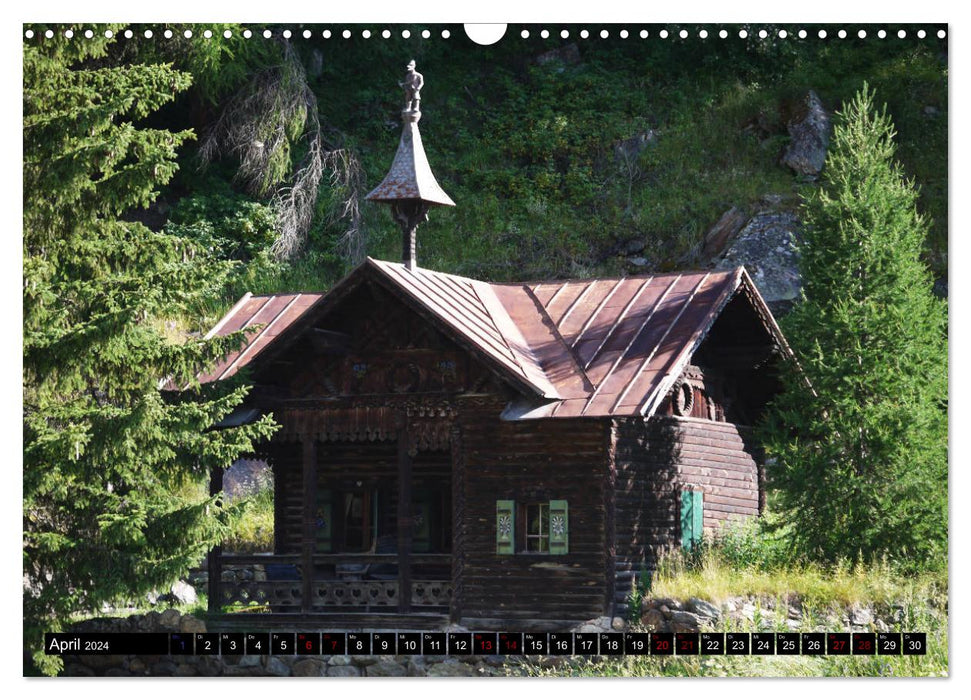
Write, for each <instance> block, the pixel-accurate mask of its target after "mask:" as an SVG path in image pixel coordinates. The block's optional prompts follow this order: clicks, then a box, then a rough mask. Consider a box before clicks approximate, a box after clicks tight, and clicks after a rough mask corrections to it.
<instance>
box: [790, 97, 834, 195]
mask: <svg viewBox="0 0 971 700" xmlns="http://www.w3.org/2000/svg"><path fill="white" fill-rule="evenodd" d="M786 128H787V129H788V130H789V139H790V140H789V146H788V147H787V148H786V150H785V153H783V154H782V163H783V164H784V165H786V166H788V167H789V168H791V169H792V170H794V171H795V172H796V173H797V174H799V175H804V176H807V177H810V178H815V177H816V176H818V175H819V173H820V172H822V169H823V164H824V163H825V162H826V151H827V149H828V148H829V137H830V133H831V131H832V125H831V124H830V119H829V115H828V114H827V113H826V110H825V109H823V103H822V102H821V101H820V99H819V95H817V94H816V93H815V92H813V91H812V90H810V91H809V94H807V95H806V97H805V99H804V100H803V104H802V108H801V109H799V110H798V111H797V113H796V115H795V116H793V118H792V119H790V120H789V122H788V123H787V124H786Z"/></svg>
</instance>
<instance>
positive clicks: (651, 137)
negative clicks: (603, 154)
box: [614, 129, 657, 166]
mask: <svg viewBox="0 0 971 700" xmlns="http://www.w3.org/2000/svg"><path fill="white" fill-rule="evenodd" d="M656 143H657V132H655V131H654V129H648V130H647V131H645V132H643V133H640V134H635V135H634V136H631V137H630V138H629V139H624V140H623V141H618V142H617V143H615V144H614V161H615V162H616V163H617V164H618V165H624V166H626V165H628V164H629V163H633V162H636V161H637V157H638V156H639V155H640V154H641V153H642V152H643V151H644V149H646V148H648V147H649V146H653V145H654V144H656Z"/></svg>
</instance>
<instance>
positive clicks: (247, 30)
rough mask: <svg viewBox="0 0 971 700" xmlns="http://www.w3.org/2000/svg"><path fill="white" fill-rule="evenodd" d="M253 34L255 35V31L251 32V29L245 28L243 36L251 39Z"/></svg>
mask: <svg viewBox="0 0 971 700" xmlns="http://www.w3.org/2000/svg"><path fill="white" fill-rule="evenodd" d="M252 36H253V32H251V31H250V30H249V29H244V30H243V38H244V39H249V38H251V37H252Z"/></svg>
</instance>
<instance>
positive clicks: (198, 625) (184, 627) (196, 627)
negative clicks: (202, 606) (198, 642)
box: [179, 615, 206, 634]
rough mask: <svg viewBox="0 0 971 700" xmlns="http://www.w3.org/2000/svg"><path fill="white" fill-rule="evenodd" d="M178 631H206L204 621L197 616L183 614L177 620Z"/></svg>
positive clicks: (196, 632) (193, 632)
mask: <svg viewBox="0 0 971 700" xmlns="http://www.w3.org/2000/svg"><path fill="white" fill-rule="evenodd" d="M179 631H180V632H185V633H186V634H201V633H203V632H205V631H206V623H205V622H203V621H202V620H200V619H199V618H198V617H193V616H192V615H183V616H182V619H181V620H180V621H179Z"/></svg>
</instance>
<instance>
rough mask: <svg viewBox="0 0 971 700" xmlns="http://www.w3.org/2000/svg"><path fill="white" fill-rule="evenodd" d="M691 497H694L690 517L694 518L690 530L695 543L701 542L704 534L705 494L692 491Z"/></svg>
mask: <svg viewBox="0 0 971 700" xmlns="http://www.w3.org/2000/svg"><path fill="white" fill-rule="evenodd" d="M692 495H693V496H694V505H693V506H692V508H691V515H692V516H693V518H694V525H693V527H692V529H693V530H694V533H695V542H701V538H702V536H703V535H704V532H705V492H704V491H700V490H699V491H692Z"/></svg>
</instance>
